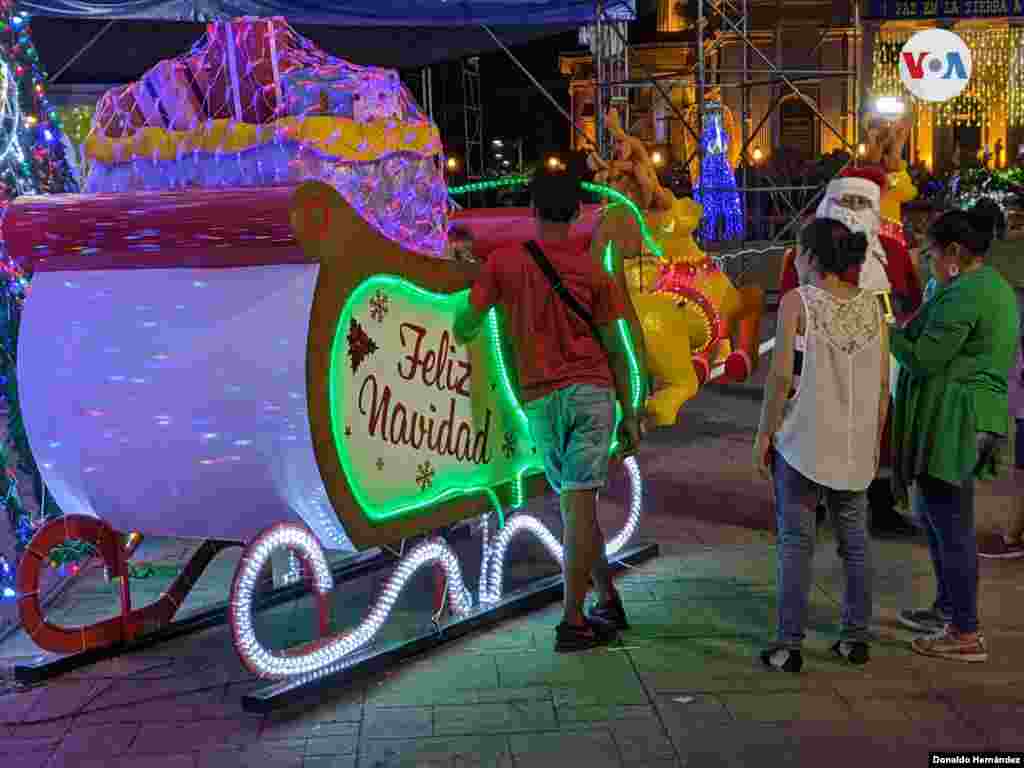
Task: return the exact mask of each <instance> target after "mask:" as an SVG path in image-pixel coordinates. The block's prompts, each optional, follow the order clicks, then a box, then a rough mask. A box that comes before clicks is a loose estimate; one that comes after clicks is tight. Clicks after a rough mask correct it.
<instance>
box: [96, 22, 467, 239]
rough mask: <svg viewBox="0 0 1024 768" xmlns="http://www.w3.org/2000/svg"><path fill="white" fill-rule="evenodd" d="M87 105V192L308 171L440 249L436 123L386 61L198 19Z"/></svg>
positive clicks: (292, 176)
mask: <svg viewBox="0 0 1024 768" xmlns="http://www.w3.org/2000/svg"><path fill="white" fill-rule="evenodd" d="M225 49H226V50H225ZM187 71H190V72H192V73H193V79H192V83H188V82H186V79H187V78H186V75H185V72H187ZM139 84H141V85H144V86H145V87H137V85H139ZM196 87H198V89H199V93H196V92H195V88H196ZM93 114H94V116H93V119H92V128H91V131H90V135H89V136H88V138H87V140H86V142H85V145H84V148H83V149H84V153H85V155H86V157H87V158H88V159H89V160H90V163H89V169H90V170H89V177H88V179H87V182H86V191H89V192H100V193H109V192H129V191H141V190H146V191H157V190H168V189H189V188H194V187H202V188H211V187H212V188H218V187H220V188H223V187H238V186H276V185H283V184H298V183H300V182H303V181H308V180H319V181H323V182H324V183H327V184H330V185H331V186H333V187H335V188H336V189H337V190H338V192H339V193H340V194H341V196H342V197H343V198H344V199H345V200H346V202H347V203H348V204H349V205H350V206H352V207H353V208H354V209H355V210H356V211H357V212H358V213H359V214H360V216H362V218H363V219H364V220H365V221H366V222H367V223H368V224H369V225H370V226H372V227H373V228H374V229H376V230H377V231H378V232H380V233H381V234H382V235H384V236H385V237H387V238H389V239H391V240H393V241H394V242H396V243H398V244H400V245H401V246H402V247H404V248H406V249H407V250H412V251H414V252H416V253H421V254H424V255H428V256H440V255H441V254H442V253H443V250H444V246H445V241H446V233H447V216H448V205H447V203H448V200H447V194H446V191H445V181H444V174H445V171H444V167H443V159H444V155H443V148H442V144H441V139H440V134H439V132H438V130H437V127H436V125H435V124H434V123H433V122H432V121H431V120H430V118H429V117H428V116H427V115H426V113H424V112H423V110H422V109H421V108H420V107H419V106H418V105H417V104H416V102H415V99H414V98H413V97H412V95H411V92H410V91H409V90H408V88H406V87H405V86H404V85H403V84H402V83H401V80H400V78H399V76H398V73H397V72H396V71H394V70H389V69H383V68H379V67H368V66H367V67H364V66H357V65H354V64H350V63H349V62H347V61H344V60H342V59H339V58H337V57H334V56H331V55H329V54H327V53H325V52H324V51H322V50H320V49H319V48H317V47H316V46H315V45H314V44H313V43H312V42H310V41H309V40H307V39H306V38H304V37H302V36H301V35H299V34H298V33H297V32H296V31H295V30H294V29H293V28H292V27H291V26H290V25H289V24H288V23H287V22H286V21H285V20H284V19H283V18H280V17H274V18H269V19H268V18H263V19H252V18H247V19H235V20H232V21H218V22H214V23H211V24H209V25H208V26H207V34H206V38H205V39H204V40H202V41H201V42H200V43H198V44H197V45H196V46H194V47H193V49H192V50H191V51H189V52H188V53H187V54H185V55H184V56H181V57H178V58H177V59H169V60H166V61H163V62H161V63H160V64H158V65H156V66H155V67H154V68H152V69H150V70H149V71H148V72H146V73H145V74H144V75H143V76H142V78H141V79H140V81H139V83H138V84H135V83H133V84H131V85H129V86H119V87H116V88H113V89H111V90H109V91H107V92H106V93H105V94H104V95H103V97H102V98H101V99H100V100H99V102H98V103H97V106H96V109H95V111H94V113H93Z"/></svg>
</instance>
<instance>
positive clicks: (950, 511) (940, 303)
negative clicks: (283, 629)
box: [892, 200, 1020, 662]
mask: <svg viewBox="0 0 1024 768" xmlns="http://www.w3.org/2000/svg"><path fill="white" fill-rule="evenodd" d="M1001 219H1002V211H1001V210H1000V209H999V207H998V205H997V204H995V203H994V202H992V201H987V200H982V201H979V202H978V203H977V204H976V205H975V206H974V207H973V208H972V209H970V210H967V211H962V210H949V211H946V212H944V213H943V214H941V215H940V216H939V217H938V218H936V219H935V220H934V221H933V222H932V224H931V226H929V228H928V234H927V237H926V238H925V247H924V254H923V255H924V258H926V259H927V260H928V262H929V266H930V269H931V274H932V276H933V277H934V278H935V280H936V282H937V284H938V289H937V291H936V293H935V295H934V296H933V297H932V298H931V299H930V300H929V301H928V302H927V303H926V304H925V305H924V307H923V308H922V310H921V312H919V313H918V314H917V315H916V316H915V317H914V318H913V319H912V320H911V321H910V322H908V323H907V324H906V325H905V326H904V327H902V328H899V329H894V330H893V333H892V351H893V355H895V357H896V359H897V360H898V361H899V363H900V375H899V381H898V383H897V387H896V398H895V408H894V412H893V449H894V457H895V461H894V464H895V471H894V484H895V490H896V492H897V493H898V494H900V495H901V496H905V495H907V493H908V489H909V488H910V487H911V485H916V489H917V501H918V503H919V512H920V514H921V517H922V520H923V522H924V523H925V526H926V527H925V530H926V533H927V535H928V549H929V554H930V555H931V559H932V567H933V570H934V572H935V592H936V596H935V600H934V602H933V603H932V604H931V605H930V606H928V607H923V608H908V609H906V610H903V611H900V613H899V621H900V623H901V624H903V625H904V626H906V627H908V628H909V629H912V630H914V631H915V632H920V633H922V635H923V636H922V637H918V638H915V639H914V640H913V641H912V642H911V647H912V648H913V650H914V651H915V652H917V653H919V654H922V655H924V656H932V657H935V658H940V659H949V660H954V661H963V662H983V661H986V660H987V659H988V646H987V644H986V642H985V637H984V635H983V633H982V631H981V627H980V623H979V619H978V541H977V535H976V532H975V514H974V484H975V482H976V481H977V480H987V479H992V478H993V477H995V476H996V475H997V474H998V473H999V469H1000V466H1001V461H1000V458H1001V454H1002V451H1003V450H1004V449H1005V447H1006V446H1005V443H1006V437H1007V432H1008V431H1009V411H1010V404H1009V398H1008V391H1007V384H1008V379H1009V375H1010V371H1011V369H1012V368H1013V363H1014V359H1015V358H1016V355H1017V347H1018V343H1019V340H1020V339H1019V334H1020V325H1019V323H1020V320H1019V315H1018V308H1017V297H1016V296H1015V295H1014V291H1013V288H1012V287H1011V286H1010V284H1009V283H1007V281H1006V279H1005V278H1003V276H1002V275H1000V274H999V272H998V271H996V269H994V268H993V267H992V266H990V265H988V264H986V263H985V257H986V255H987V254H988V251H989V248H990V247H991V245H992V240H993V238H994V237H995V234H996V230H997V229H998V227H999V224H1000V221H1001Z"/></svg>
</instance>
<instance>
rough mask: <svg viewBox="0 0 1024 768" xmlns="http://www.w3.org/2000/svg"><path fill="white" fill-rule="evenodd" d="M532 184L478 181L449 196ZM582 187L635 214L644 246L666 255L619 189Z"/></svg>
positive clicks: (452, 189) (450, 191) (520, 180)
mask: <svg viewBox="0 0 1024 768" xmlns="http://www.w3.org/2000/svg"><path fill="white" fill-rule="evenodd" d="M529 182H530V179H529V177H527V176H510V177H508V178H505V179H492V180H490V181H477V182H474V183H472V184H463V185H462V186H460V187H448V194H449V195H451V196H452V197H456V196H458V195H464V194H467V193H469V192H483V191H486V190H488V189H500V188H502V187H518V186H521V185H523V184H528V183H529ZM580 186H582V187H583V189H585V190H586V191H587V192H594V193H595V194H598V195H601V196H602V197H607V198H610V199H612V200H614V201H615V202H616V203H619V204H620V205H624V206H626V207H627V208H628V209H629V212H630V213H632V214H633V218H635V219H636V222H637V224H638V225H639V226H640V234H641V235H642V236H643V239H644V245H646V246H647V248H648V250H650V252H651V253H653V254H654V255H655V256H657V257H658V258H661V256H662V255H663V254H664V251H663V250H662V248H661V245H660V244H659V243H658V242H657V241H656V240H655V239H654V236H653V235H651V230H650V229H649V228H648V227H647V222H646V220H645V219H644V215H643V212H642V211H641V210H640V207H639V206H638V205H637V204H636V203H635V202H633V201H632V200H631V199H630V198H628V197H627V196H626V195H624V194H622V193H621V192H619V191H618V190H617V189H612V188H611V187H609V186H606V185H604V184H593V183H591V182H589V181H584V182H581V184H580Z"/></svg>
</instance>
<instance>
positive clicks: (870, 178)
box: [825, 166, 886, 210]
mask: <svg viewBox="0 0 1024 768" xmlns="http://www.w3.org/2000/svg"><path fill="white" fill-rule="evenodd" d="M885 185H886V175H885V171H883V170H882V169H881V168H876V167H874V166H868V167H864V168H847V169H845V170H844V171H843V172H842V173H840V174H839V177H838V178H835V179H832V181H830V182H829V183H828V190H827V191H826V192H825V197H826V199H827V198H830V197H842V196H843V195H860V196H861V197H866V198H867V199H868V200H870V201H871V203H872V205H873V206H874V207H875V209H876V210H877V209H878V207H879V206H880V205H881V200H882V190H883V189H885Z"/></svg>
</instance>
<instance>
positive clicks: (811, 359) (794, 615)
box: [754, 218, 890, 673]
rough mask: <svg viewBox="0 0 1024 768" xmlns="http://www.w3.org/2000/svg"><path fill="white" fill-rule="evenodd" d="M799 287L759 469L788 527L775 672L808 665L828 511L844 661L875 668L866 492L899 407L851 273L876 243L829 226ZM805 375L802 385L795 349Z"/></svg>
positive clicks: (781, 541)
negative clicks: (814, 588) (816, 565)
mask: <svg viewBox="0 0 1024 768" xmlns="http://www.w3.org/2000/svg"><path fill="white" fill-rule="evenodd" d="M800 245H801V247H800V250H799V254H798V256H797V261H796V268H797V270H798V272H799V278H800V286H799V287H798V288H797V289H795V290H793V291H790V292H789V293H787V294H786V295H785V296H783V298H782V302H781V304H780V306H779V320H778V331H777V333H776V336H775V352H774V354H773V356H772V368H771V372H770V373H769V375H768V381H767V384H766V389H765V397H764V404H763V407H762V412H761V423H760V427H759V428H758V432H757V437H756V439H755V441H754V465H755V468H756V470H757V472H759V473H760V474H761V475H762V476H763V477H765V478H771V479H772V480H773V483H774V490H775V510H776V517H777V521H778V545H777V546H778V584H777V589H778V634H777V642H776V643H774V644H773V645H771V646H770V647H768V648H766V649H765V650H764V651H762V653H761V661H762V662H763V663H764V664H765V666H767V667H769V668H771V669H776V670H781V671H785V672H794V673H795V672H799V671H800V670H801V668H802V667H803V656H802V652H801V647H802V645H803V640H804V637H805V631H804V630H805V627H806V623H807V606H808V603H809V600H810V592H811V582H812V579H811V565H812V560H813V557H814V544H815V508H816V507H817V506H818V504H819V503H820V502H824V504H825V507H826V509H827V510H828V512H829V513H830V515H831V517H832V525H833V528H834V529H835V531H836V536H837V537H838V539H839V555H840V557H841V558H842V560H843V567H844V571H845V575H846V589H845V592H844V595H843V613H842V628H841V631H840V637H839V640H838V641H837V642H836V643H835V644H834V645H833V646H832V651H833V653H834V654H835V655H836V656H837V657H839V658H840V659H842V660H844V661H846V662H848V663H851V664H864V663H866V662H867V661H868V660H869V658H870V651H869V648H870V640H871V635H870V630H869V624H870V620H871V611H872V604H871V599H872V598H871V575H870V563H869V553H868V540H869V539H868V530H867V527H868V522H867V518H868V499H867V489H868V486H869V485H870V484H871V482H872V480H873V479H874V478H875V474H876V472H877V470H878V463H879V446H880V444H881V435H882V430H883V429H884V427H885V422H886V417H887V413H888V407H889V370H890V368H889V343H888V330H887V325H886V322H885V316H884V313H883V310H882V306H881V304H880V303H879V301H878V299H877V298H876V295H875V293H874V291H872V290H866V289H863V288H859V287H855V286H853V285H850V283H849V282H846V281H844V279H843V275H844V274H846V273H847V272H848V271H849V270H850V268H851V267H856V266H858V265H860V264H863V262H864V260H865V258H866V255H867V250H868V239H867V237H865V235H864V234H863V233H853V232H851V231H850V229H849V228H848V227H847V226H846V225H845V224H843V223H841V222H839V221H837V220H835V219H829V218H818V219H815V220H814V221H812V222H811V223H810V224H808V225H807V226H806V227H805V228H804V230H803V231H802V232H801V236H800ZM801 341H802V347H803V365H802V367H801V371H800V381H799V384H798V385H797V386H796V387H795V388H794V386H793V360H794V354H795V350H796V349H797V347H798V345H799V344H800V342H801Z"/></svg>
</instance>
